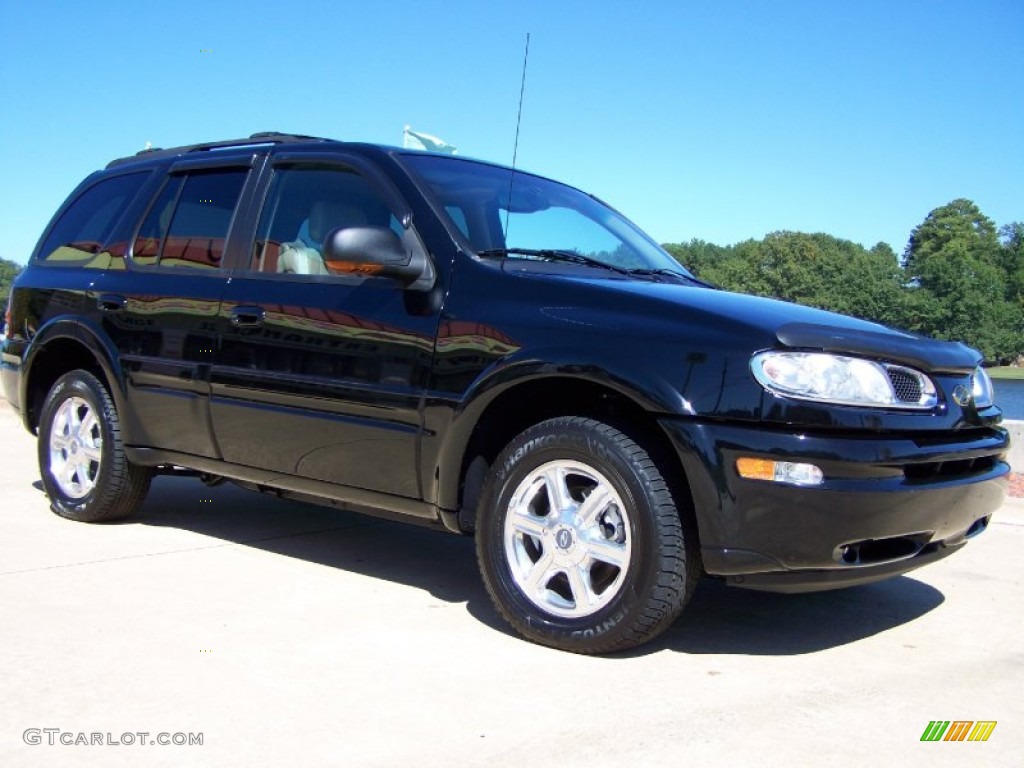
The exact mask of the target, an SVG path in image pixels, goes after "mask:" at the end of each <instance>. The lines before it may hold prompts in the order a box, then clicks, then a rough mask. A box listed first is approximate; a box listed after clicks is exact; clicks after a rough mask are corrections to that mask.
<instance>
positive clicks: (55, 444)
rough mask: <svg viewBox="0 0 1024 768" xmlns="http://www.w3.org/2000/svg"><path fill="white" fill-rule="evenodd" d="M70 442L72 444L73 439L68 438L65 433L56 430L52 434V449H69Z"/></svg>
mask: <svg viewBox="0 0 1024 768" xmlns="http://www.w3.org/2000/svg"><path fill="white" fill-rule="evenodd" d="M70 444H71V441H70V440H68V438H67V436H66V435H64V434H63V433H60V432H56V431H54V433H53V434H51V435H50V450H51V451H63V450H67V448H68V446H69V445H70Z"/></svg>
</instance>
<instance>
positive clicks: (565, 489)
mask: <svg viewBox="0 0 1024 768" xmlns="http://www.w3.org/2000/svg"><path fill="white" fill-rule="evenodd" d="M565 475H566V473H565V469H564V468H562V467H559V466H551V467H548V469H547V470H546V471H545V472H544V485H545V487H546V488H547V491H548V501H549V502H550V504H551V509H552V511H554V512H561V511H562V510H563V509H570V508H571V507H572V506H573V505H574V504H575V502H574V501H573V499H572V496H570V495H569V486H568V485H566V482H565Z"/></svg>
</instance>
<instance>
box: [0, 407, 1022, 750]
mask: <svg viewBox="0 0 1024 768" xmlns="http://www.w3.org/2000/svg"><path fill="white" fill-rule="evenodd" d="M36 473H37V469H36V461H35V443H34V440H33V438H32V437H31V436H30V435H28V434H27V433H26V432H24V431H23V430H22V429H21V428H20V424H19V423H18V421H17V420H16V418H15V416H14V414H13V413H12V412H11V411H10V410H9V409H8V408H7V406H6V404H4V405H2V406H0V506H2V512H0V619H2V621H0V765H3V766H47V765H60V766H62V767H63V766H77V765H90V766H91V765H96V766H105V767H107V766H139V765H147V766H150V765H152V766H164V765H167V766H170V765H175V766H177V765H186V764H187V765H211V766H236V765H237V766H253V765H268V766H278V765H301V766H320V765H353V766H388V767H389V768H390V767H391V766H396V765H407V764H408V765H417V766H446V767H450V766H460V767H461V766H492V767H493V766H506V765H508V766H517V765H530V766H531V768H539V767H540V766H546V765H557V766H560V767H561V766H598V767H600V766H651V765H671V766H683V765H685V766H695V765H723V766H724V765H749V766H762V765H763V766H789V767H792V766H805V765H806V766H809V765H824V764H829V763H836V764H839V763H846V762H849V761H856V762H857V763H858V764H862V765H870V764H875V765H910V766H914V765H928V766H947V765H948V766H963V765H986V766H1011V765H1013V766H1017V765H1019V764H1020V757H1021V755H1024V697H1022V695H1021V691H1022V690H1024V653H1022V637H1024V631H1022V630H1024V620H1022V618H1021V609H1022V607H1024V587H1022V580H1021V571H1022V568H1021V557H1020V553H1021V551H1022V547H1024V504H1022V503H1021V502H1017V501H1011V502H1008V503H1007V505H1006V506H1004V508H1003V510H1002V511H1001V513H1000V514H999V515H998V517H997V518H996V520H995V522H994V524H993V525H992V526H991V527H990V529H989V530H988V532H986V533H985V535H983V536H981V537H979V538H978V539H976V540H975V541H973V542H971V543H970V544H969V545H968V546H967V547H966V548H965V549H964V550H963V551H962V552H960V553H958V554H957V555H954V556H953V557H951V558H949V559H947V560H945V561H943V562H940V563H938V564H936V565H933V566H931V567H928V568H925V569H922V570H919V571H916V572H914V573H913V574H911V575H909V576H906V577H901V578H897V579H894V580H891V581H889V582H885V583H882V584H877V585H871V586H866V587H859V588H855V589H850V590H846V591H842V592H832V593H819V594H814V595H803V596H776V595H767V594H759V593H754V592H744V591H739V590H733V589H729V588H725V587H722V586H720V585H718V584H716V583H710V582H709V583H704V584H701V586H700V587H699V588H698V591H697V594H696V595H695V597H694V600H693V602H692V603H691V604H690V606H689V608H688V609H687V611H686V613H685V614H684V616H683V618H682V619H681V620H680V621H679V622H678V623H677V624H676V626H675V627H673V628H672V629H671V630H670V631H669V632H668V633H667V634H666V635H664V636H663V637H662V638H660V639H659V640H658V641H656V642H654V643H653V644H651V645H649V646H646V647H644V648H641V649H638V650H637V651H635V652H633V653H631V654H627V655H623V656H617V657H611V658H586V657H579V656H572V655H569V654H565V653H559V652H557V651H551V650H547V649H544V648H540V647H538V646H535V645H531V644H529V643H527V642H525V641H522V640H519V639H517V638H515V637H513V636H512V635H511V634H510V633H509V632H508V631H506V629H505V627H504V626H503V625H502V624H501V622H500V621H499V619H498V617H497V616H496V614H495V612H494V611H493V610H492V608H491V606H490V604H489V601H488V599H487V596H486V594H485V593H484V590H483V588H482V586H481V585H480V581H479V578H478V576H477V573H476V564H475V560H474V555H473V547H472V541H471V540H469V539H462V538H459V537H455V536H448V535H444V534H439V533H434V532H431V531H425V530H422V529H418V528H414V527H410V526H403V525H400V524H395V523H389V522H381V521H377V520H373V519H371V518H366V517H361V516H359V515H355V514H347V513H339V512H336V511H331V510H328V509H321V508H317V507H313V506H308V505H303V504H297V503H293V502H283V501H277V500H274V499H271V498H268V497H262V496H259V495H257V494H253V493H250V492H248V491H244V490H241V489H238V488H235V487H233V486H230V485H225V486H220V487H217V488H214V489H208V488H206V487H204V486H203V485H202V484H200V483H199V482H198V481H192V480H184V479H161V480H158V481H157V482H156V483H155V485H154V489H153V491H152V492H151V494H150V497H149V499H148V500H147V503H146V505H145V507H144V509H143V511H142V513H141V514H140V515H139V516H138V518H137V519H135V520H133V521H131V522H127V523H122V524H112V525H85V524H79V523H73V522H69V521H65V520H62V519H60V518H58V517H56V516H55V515H53V514H52V513H50V512H49V511H48V506H47V501H46V499H45V497H44V495H43V493H42V491H41V490H40V485H39V482H38V478H37V474H36ZM932 720H951V721H954V720H995V721H997V722H998V725H997V726H996V728H995V730H994V731H993V732H992V735H991V737H990V739H989V740H988V741H987V742H984V743H979V742H958V743H956V742H937V743H922V742H921V741H920V738H921V735H922V733H923V732H924V730H925V728H926V727H927V726H928V723H929V721H932ZM44 729H50V730H44ZM26 732H28V733H27V735H26ZM140 733H145V734H147V735H146V736H144V737H140V736H138V734H140ZM80 734H81V736H80ZM92 734H99V742H100V743H93V744H89V743H77V744H75V743H72V744H69V745H64V744H61V743H60V742H61V739H62V738H63V739H64V740H66V741H78V742H82V741H83V740H84V741H85V742H89V741H90V740H93V736H92ZM125 734H128V737H127V738H125V736H124V735H125ZM161 734H167V735H166V736H162V735H161ZM178 734H183V736H178ZM189 734H193V735H196V734H202V744H201V745H199V744H192V745H189V744H187V743H186V744H180V745H176V744H173V743H172V744H168V745H160V744H150V743H149V742H151V741H157V740H158V737H159V739H160V740H168V741H173V740H182V739H184V740H186V741H187V739H188V735H189ZM51 739H52V740H53V741H54V742H55V743H54V744H52V745H51V744H49V743H48V741H49V740H51ZM36 740H38V741H39V742H41V743H38V744H30V743H26V741H36ZM128 741H131V742H133V743H130V744H129V743H126V742H128ZM111 742H119V743H116V744H115V743H111ZM140 742H142V743H140Z"/></svg>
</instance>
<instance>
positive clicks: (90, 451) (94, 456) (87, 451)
mask: <svg viewBox="0 0 1024 768" xmlns="http://www.w3.org/2000/svg"><path fill="white" fill-rule="evenodd" d="M82 455H83V456H85V457H86V458H87V459H89V461H95V462H96V463H97V464H99V463H100V458H101V457H102V455H103V454H102V453H101V452H100V449H99V448H98V447H96V446H92V445H83V446H82Z"/></svg>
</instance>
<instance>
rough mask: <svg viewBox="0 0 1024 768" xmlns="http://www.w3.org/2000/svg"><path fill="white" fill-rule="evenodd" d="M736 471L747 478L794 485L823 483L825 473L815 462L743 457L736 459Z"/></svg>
mask: <svg viewBox="0 0 1024 768" xmlns="http://www.w3.org/2000/svg"><path fill="white" fill-rule="evenodd" d="M736 471H737V472H739V474H740V477H743V478H746V479H747V480H769V481H771V482H773V483H791V484H793V485H821V484H822V482H824V480H825V475H824V474H823V473H822V471H821V469H820V468H818V467H816V466H814V465H813V464H798V463H795V462H792V461H770V460H769V459H754V458H749V457H743V458H742V459H737V460H736Z"/></svg>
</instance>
